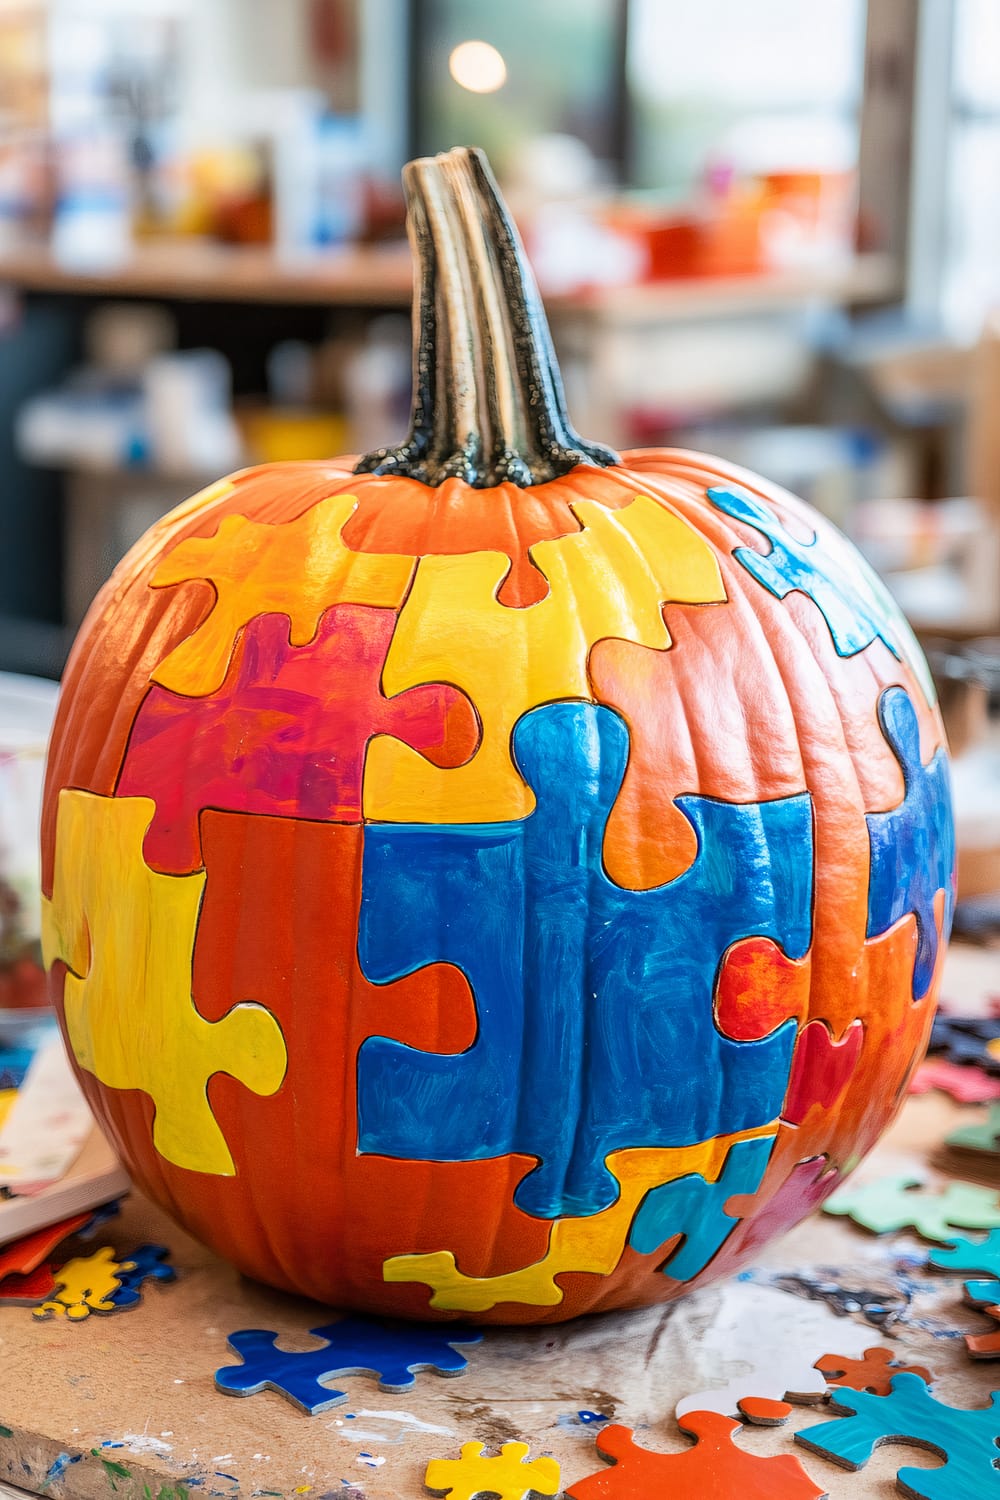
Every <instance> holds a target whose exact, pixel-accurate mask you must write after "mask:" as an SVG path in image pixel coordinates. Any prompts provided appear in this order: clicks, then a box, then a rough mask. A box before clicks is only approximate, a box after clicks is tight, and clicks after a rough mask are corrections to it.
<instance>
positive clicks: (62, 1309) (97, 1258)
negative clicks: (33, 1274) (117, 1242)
mask: <svg viewBox="0 0 1000 1500" xmlns="http://www.w3.org/2000/svg"><path fill="white" fill-rule="evenodd" d="M131 1269H132V1262H131V1261H128V1260H123V1261H120V1262H119V1261H117V1260H116V1259H115V1252H114V1250H112V1248H111V1246H110V1245H103V1246H102V1247H101V1249H100V1250H95V1251H94V1253H93V1255H87V1256H81V1257H78V1258H77V1259H76V1260H71V1261H68V1262H67V1263H66V1265H64V1266H63V1267H61V1269H60V1270H59V1271H58V1272H57V1273H56V1277H55V1282H56V1286H57V1288H58V1291H57V1294H56V1296H55V1297H53V1298H52V1299H51V1300H50V1301H48V1302H43V1303H42V1305H41V1307H36V1308H35V1310H34V1316H35V1317H36V1318H48V1317H51V1316H53V1315H55V1316H56V1317H60V1318H62V1317H66V1318H69V1319H70V1321H71V1322H74V1323H77V1322H79V1321H80V1320H81V1319H82V1318H88V1317H89V1316H90V1314H91V1313H92V1312H98V1313H113V1312H117V1311H118V1309H117V1307H116V1305H115V1303H114V1302H113V1300H112V1298H113V1295H114V1293H115V1292H116V1291H117V1290H118V1288H119V1286H120V1285H121V1275H122V1272H123V1271H130V1270H131Z"/></svg>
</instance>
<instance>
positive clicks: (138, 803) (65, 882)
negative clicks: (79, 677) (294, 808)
mask: <svg viewBox="0 0 1000 1500" xmlns="http://www.w3.org/2000/svg"><path fill="white" fill-rule="evenodd" d="M154 811H155V809H154V805H153V803H152V802H151V801H150V800H149V799H148V798H145V797H131V798H124V797H96V796H93V795H92V794H91V793H89V792H81V791H76V790H69V789H65V790H63V791H61V792H60V794H59V816H58V820H57V825H56V867H55V884H54V888H53V898H52V900H51V901H46V900H44V899H43V903H42V908H43V909H42V928H43V935H42V942H43V947H44V951H45V961H46V964H48V965H51V964H52V963H54V962H55V960H56V959H57V958H61V959H63V961H64V962H65V963H66V965H67V967H68V968H69V970H70V971H71V972H70V973H68V974H67V976H66V985H65V992H64V993H65V1014H66V1029H67V1032H68V1035H69V1041H70V1045H71V1046H72V1048H73V1051H74V1053H75V1054H76V1058H77V1061H78V1062H79V1064H80V1066H81V1067H83V1068H86V1069H87V1071H88V1072H90V1073H93V1074H94V1075H95V1076H96V1077H97V1078H99V1079H100V1080H101V1082H102V1083H104V1084H107V1085H108V1087H109V1088H115V1089H141V1090H142V1091H143V1092H144V1093H146V1094H148V1095H149V1097H150V1098H151V1099H152V1100H153V1103H154V1105H155V1109H156V1113H155V1117H154V1120H153V1142H154V1144H155V1146H156V1149H157V1151H158V1152H159V1153H160V1155H161V1156H164V1157H166V1159H167V1160H168V1161H172V1162H175V1163H176V1164H177V1165H178V1166H181V1167H187V1168H189V1169H190V1170H191V1171H193V1172H210V1173H215V1174H217V1175H219V1176H232V1175H233V1174H234V1172H235V1167H234V1165H233V1159H232V1156H231V1154H230V1151H229V1147H228V1146H227V1145H226V1141H225V1138H224V1136H223V1134H222V1131H221V1130H220V1129H219V1126H218V1124H217V1123H216V1120H215V1116H214V1115H213V1114H212V1109H211V1105H210V1104H209V1100H208V1080H209V1079H210V1078H211V1077H212V1075H213V1074H215V1073H220V1072H221V1073H228V1074H230V1075H231V1076H232V1077H234V1078H237V1079H239V1081H240V1082H241V1083H243V1084H244V1085H245V1086H246V1087H247V1088H248V1089H251V1090H252V1091H253V1092H254V1093H257V1094H273V1093H275V1091H276V1090H277V1089H278V1088H279V1087H280V1086H281V1082H282V1079H283V1078H284V1075H285V1063H286V1054H285V1043H284V1039H283V1037H282V1034H281V1030H280V1028H279V1026H278V1023H277V1022H276V1021H275V1019H274V1017H273V1016H272V1015H271V1014H270V1012H269V1011H267V1010H265V1009H264V1008H263V1007H262V1006H259V1005H252V1004H241V1005H236V1006H234V1007H233V1009H232V1010H231V1011H230V1012H229V1013H228V1015H226V1016H224V1017H223V1018H222V1020H220V1021H211V1022H210V1021H206V1020H205V1019H204V1017H203V1016H202V1015H201V1014H200V1013H199V1011H198V1010H197V1008H196V1006H195V1003H194V999H193V997H192V994H191V955H192V951H193V948H194V938H195V931H196V928H197V923H198V914H199V912H200V910H201V903H202V898H203V894H204V888H205V876H204V874H203V873H201V874H194V875H182V876H177V875H160V874H156V873H155V872H154V871H152V870H150V868H149V866H148V865H147V864H146V863H145V862H144V860H143V857H142V842H143V838H144V837H145V833H146V829H147V828H148V826H149V822H150V819H151V817H152V816H153V812H154ZM137 994H141V995H142V997H143V1000H142V1004H141V1005H137V1004H136V1003H135V996H136V995H137Z"/></svg>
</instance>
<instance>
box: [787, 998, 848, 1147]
mask: <svg viewBox="0 0 1000 1500" xmlns="http://www.w3.org/2000/svg"><path fill="white" fill-rule="evenodd" d="M863 1041H864V1027H863V1026H862V1024H861V1022H860V1021H855V1022H854V1023H853V1025H851V1026H848V1028H847V1030H846V1031H845V1032H844V1035H843V1036H842V1037H841V1039H840V1041H839V1042H835V1041H834V1040H833V1037H832V1036H831V1035H830V1032H829V1029H828V1027H827V1026H826V1023H825V1022H824V1021H810V1022H809V1024H808V1025H807V1026H803V1028H802V1030H801V1031H800V1032H799V1035H798V1040H797V1041H796V1043H795V1054H794V1056H793V1057H792V1073H791V1078H790V1079H789V1083H788V1093H787V1094H786V1095H785V1104H784V1108H783V1109H782V1111H781V1118H782V1119H783V1120H787V1121H788V1122H789V1124H791V1125H801V1124H802V1122H803V1120H804V1119H805V1117H806V1115H807V1113H808V1111H809V1108H810V1106H811V1105H813V1104H817V1103H818V1104H822V1106H823V1108H824V1109H832V1107H833V1105H834V1104H835V1102H836V1100H837V1098H838V1096H839V1095H840V1094H841V1093H842V1092H843V1091H844V1089H845V1088H846V1087H847V1085H848V1083H849V1082H850V1078H851V1074H852V1073H853V1072H854V1069H855V1067H856V1066H857V1061H858V1058H859V1057H860V1055H861V1044H862V1042H863Z"/></svg>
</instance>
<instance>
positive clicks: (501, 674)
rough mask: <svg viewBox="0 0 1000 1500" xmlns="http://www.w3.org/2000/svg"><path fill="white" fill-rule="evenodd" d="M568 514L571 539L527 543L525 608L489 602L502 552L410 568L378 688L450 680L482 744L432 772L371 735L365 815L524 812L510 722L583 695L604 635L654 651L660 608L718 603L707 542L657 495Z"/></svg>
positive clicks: (666, 639) (456, 818) (404, 817)
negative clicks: (538, 587)
mask: <svg viewBox="0 0 1000 1500" xmlns="http://www.w3.org/2000/svg"><path fill="white" fill-rule="evenodd" d="M573 511H574V513H575V514H576V516H577V519H578V520H579V521H581V522H582V524H583V526H584V530H583V531H579V532H573V533H572V534H571V535H569V536H562V537H559V538H557V539H556V540H555V541H546V542H538V543H536V544H535V546H534V547H532V548H531V557H532V560H533V561H534V562H535V563H536V565H537V566H538V567H539V568H540V569H541V571H542V572H543V573H544V574H545V577H546V578H547V579H548V583H549V592H548V594H547V595H546V597H545V598H544V599H542V600H540V601H539V602H538V603H537V604H532V605H529V606H528V607H527V608H525V609H508V608H506V607H505V606H504V605H502V604H499V603H498V602H497V599H496V593H497V590H498V588H499V586H500V583H501V582H502V580H503V577H504V574H505V573H506V571H507V569H508V567H509V565H510V564H509V559H508V558H507V557H505V556H504V555H503V554H501V553H497V552H473V553H468V554H466V555H464V556H457V557H444V556H439V555H432V556H429V557H422V558H421V559H420V561H419V562H418V564H417V572H416V577H415V579H414V582H413V588H412V589H411V590H410V593H409V596H408V597H407V600H406V603H405V605H404V606H403V609H402V611H401V613H400V617H399V624H398V625H397V626H396V632H395V635H394V636H393V639H392V645H391V646H390V647H389V655H388V657H387V659H386V665H385V671H384V673H383V684H382V689H383V692H385V693H386V694H387V695H389V696H392V695H394V694H395V693H400V692H403V691H404V690H405V689H406V688H409V687H415V686H417V685H419V684H420V683H423V682H438V681H441V682H450V683H453V684H454V685H455V686H456V687H459V688H462V689H464V690H465V692H466V693H468V695H469V697H470V698H471V700H472V702H473V703H474V704H475V705H476V709H477V711H478V713H479V716H480V718H481V720H482V726H483V728H482V741H481V744H480V747H479V749H478V750H477V752H476V754H475V755H474V756H473V757H472V759H471V760H470V761H469V763H468V764H467V765H465V766H459V767H457V768H454V769H448V770H441V769H439V768H438V767H437V766H433V765H431V764H430V763H429V762H428V761H426V760H425V759H424V758H423V757H422V756H421V755H419V754H418V753H416V752H415V751H413V750H411V749H410V748H409V746H407V745H404V744H403V743H402V742H401V741H400V740H394V739H391V738H389V737H388V736H384V735H383V736H379V737H377V738H376V739H374V740H372V742H371V744H370V745H369V747H368V760H367V763H366V767H365V783H364V815H365V817H366V818H371V819H374V820H384V821H388V822H414V823H474V822H482V821H488V822H506V821H508V820H510V819H514V818H524V817H527V816H528V814H529V813H530V812H532V810H533V809H534V806H535V798H534V795H533V793H532V792H531V790H530V788H529V787H527V786H526V785H525V783H524V780H523V779H522V777H521V776H520V774H519V772H518V771H517V769H516V767H515V766H514V764H513V762H512V760H511V753H510V744H511V733H512V731H513V728H514V725H515V723H516V722H517V720H518V719H519V718H520V717H521V715H522V714H524V713H527V711H528V710H529V709H531V708H534V707H536V706H537V705H538V704H540V703H548V702H551V701H554V700H557V699H561V698H587V699H590V698H592V697H593V692H592V689H591V686H590V681H589V678H588V675H587V658H588V656H589V654H590V648H591V647H592V646H593V645H594V644H595V643H596V642H597V641H599V640H602V639H603V638H604V637H605V636H614V637H617V638H618V639H620V640H625V641H633V642H635V643H636V644H637V645H642V646H652V647H655V648H658V649H660V650H665V649H666V648H667V647H668V646H669V645H670V633H669V631H668V630H667V627H666V625H665V624H664V621H663V613H662V605H663V604H664V602H667V601H671V602H675V603H688V604H707V603H721V602H722V601H724V600H725V597H726V593H725V589H724V588H723V584H722V576H721V574H720V572H719V565H718V563H717V561H716V559H715V555H714V553H713V552H712V550H711V548H710V547H709V545H708V543H707V542H706V541H705V540H704V538H703V537H700V536H699V535H698V534H697V532H696V531H694V529H693V528H692V527H691V526H689V525H688V523H687V522H686V521H683V520H681V518H680V517H679V516H676V515H674V513H673V512H672V511H670V510H668V509H667V508H666V507H665V506H663V505H661V504H659V503H658V502H657V501H656V500H652V499H650V498H649V497H648V496H645V495H639V496H637V497H636V499H635V500H633V501H632V502H631V504H629V505H627V506H625V507H624V508H623V509H621V510H618V511H610V510H606V509H605V508H604V507H603V506H601V505H597V504H594V503H592V502H589V501H580V502H579V503H578V504H576V505H574V506H573Z"/></svg>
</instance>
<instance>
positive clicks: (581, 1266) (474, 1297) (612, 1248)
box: [382, 1133, 773, 1312]
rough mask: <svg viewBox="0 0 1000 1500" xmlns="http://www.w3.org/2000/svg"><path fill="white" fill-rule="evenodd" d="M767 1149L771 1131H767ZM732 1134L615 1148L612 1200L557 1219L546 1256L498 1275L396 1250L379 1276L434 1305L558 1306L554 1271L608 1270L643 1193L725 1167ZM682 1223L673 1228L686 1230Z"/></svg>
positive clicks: (472, 1308) (447, 1253)
mask: <svg viewBox="0 0 1000 1500" xmlns="http://www.w3.org/2000/svg"><path fill="white" fill-rule="evenodd" d="M763 1139H764V1140H765V1141H766V1143H767V1146H768V1149H769V1148H770V1145H771V1143H772V1142H773V1134H770V1133H769V1134H768V1135H767V1136H765V1137H763ZM733 1145H734V1140H733V1137H732V1136H716V1137H715V1139H714V1140H711V1141H703V1142H702V1143H701V1144H700V1145H697V1146H682V1147H679V1148H676V1149H673V1150H648V1151H644V1150H635V1151H616V1152H613V1153H612V1154H611V1156H609V1157H608V1167H609V1169H610V1170H611V1172H612V1173H613V1175H614V1176H615V1178H616V1179H617V1181H618V1183H619V1184H620V1189H619V1193H618V1196H617V1198H616V1199H615V1201H614V1203H612V1204H610V1205H609V1206H608V1207H607V1208H605V1209H602V1210H601V1212H600V1213H596V1214H585V1215H584V1216H582V1217H580V1218H564V1219H557V1220H556V1222H555V1223H554V1224H553V1225H552V1228H551V1230H550V1233H549V1243H548V1248H547V1250H546V1253H545V1255H544V1257H543V1258H542V1259H541V1260H538V1261H535V1262H534V1263H533V1264H531V1265H527V1266H523V1267H521V1268H520V1269H518V1270H516V1271H508V1272H506V1273H504V1274H502V1275H499V1276H466V1275H465V1274H464V1273H463V1272H462V1271H460V1270H459V1269H458V1267H457V1265H456V1263H455V1256H454V1254H453V1252H452V1251H451V1250H436V1251H432V1252H431V1253H430V1254H424V1255H395V1256H393V1257H392V1258H391V1259H389V1260H387V1261H385V1262H384V1264H383V1267H382V1276H383V1279H384V1280H385V1281H389V1282H406V1281H420V1282H423V1283H424V1284H425V1285H426V1286H429V1287H430V1288H431V1290H432V1293H433V1295H432V1297H431V1302H430V1305H431V1306H432V1307H437V1308H449V1309H451V1310H453V1311H462V1312H487V1311H488V1310H489V1309H490V1308H491V1307H496V1305H497V1303H498V1302H522V1303H525V1304H527V1305H528V1306H531V1307H555V1306H557V1305H558V1304H559V1303H560V1302H561V1301H562V1300H563V1290H562V1287H561V1286H559V1285H558V1283H557V1280H556V1278H557V1277H558V1276H560V1275H562V1273H563V1272H567V1271H585V1272H590V1273H591V1274H593V1275H597V1276H610V1275H611V1272H612V1271H613V1270H614V1269H615V1267H616V1266H617V1265H618V1262H619V1261H620V1259H621V1256H622V1251H623V1249H624V1248H625V1241H626V1238H627V1236H628V1231H629V1225H630V1224H631V1222H632V1217H633V1215H634V1213H635V1211H636V1208H637V1207H638V1205H639V1203H640V1202H641V1201H642V1199H643V1197H644V1195H645V1194H646V1193H647V1192H649V1190H650V1189H651V1188H656V1187H659V1186H660V1185H661V1184H662V1183H664V1182H669V1181H671V1180H673V1179H674V1178H675V1177H683V1176H684V1175H685V1174H687V1173H691V1172H697V1173H698V1174H699V1175H700V1178H701V1179H704V1180H706V1181H709V1182H712V1181H715V1180H716V1178H717V1177H718V1174H719V1173H720V1172H721V1171H722V1170H723V1167H724V1165H725V1162H726V1158H727V1153H728V1152H729V1151H730V1149H731V1148H732V1146H733ZM473 1207H474V1206H473ZM683 1232H684V1229H683V1226H677V1227H675V1229H674V1233H675V1234H679V1233H683Z"/></svg>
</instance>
